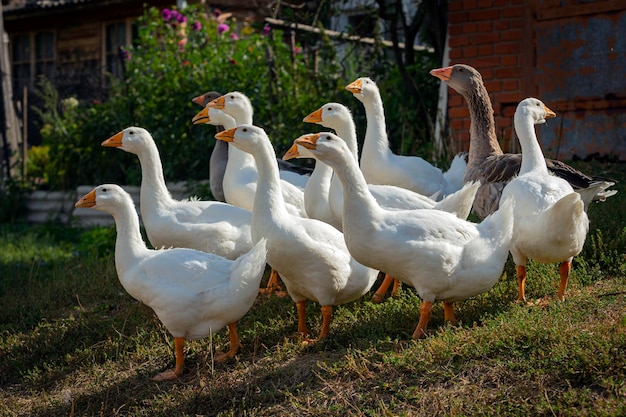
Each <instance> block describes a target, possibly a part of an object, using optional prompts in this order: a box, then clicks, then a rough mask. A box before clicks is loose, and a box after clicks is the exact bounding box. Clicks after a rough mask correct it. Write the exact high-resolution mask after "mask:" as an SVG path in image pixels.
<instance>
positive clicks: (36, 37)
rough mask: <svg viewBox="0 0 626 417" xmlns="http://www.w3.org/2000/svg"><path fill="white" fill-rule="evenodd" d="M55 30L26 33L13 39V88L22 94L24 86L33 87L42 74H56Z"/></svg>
mask: <svg viewBox="0 0 626 417" xmlns="http://www.w3.org/2000/svg"><path fill="white" fill-rule="evenodd" d="M55 50H56V48H55V44H54V33H53V32H39V33H24V34H19V35H15V36H13V37H12V39H11V53H12V63H13V89H14V93H15V94H21V93H20V92H21V90H22V89H23V88H24V87H28V88H33V87H34V86H35V84H36V82H37V78H38V77H39V76H40V75H45V76H46V77H48V78H49V79H53V78H54V76H55V75H56V64H55V56H56V52H55Z"/></svg>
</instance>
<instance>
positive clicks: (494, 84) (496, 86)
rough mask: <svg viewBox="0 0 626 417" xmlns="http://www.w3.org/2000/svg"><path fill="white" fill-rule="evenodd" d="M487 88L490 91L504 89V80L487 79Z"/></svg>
mask: <svg viewBox="0 0 626 417" xmlns="http://www.w3.org/2000/svg"><path fill="white" fill-rule="evenodd" d="M485 88H486V89H487V91H489V92H494V93H495V92H498V91H502V82H501V81H499V80H492V81H485Z"/></svg>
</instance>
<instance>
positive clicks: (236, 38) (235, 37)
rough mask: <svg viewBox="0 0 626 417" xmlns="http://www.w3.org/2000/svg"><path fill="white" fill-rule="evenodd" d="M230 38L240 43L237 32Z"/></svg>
mask: <svg viewBox="0 0 626 417" xmlns="http://www.w3.org/2000/svg"><path fill="white" fill-rule="evenodd" d="M230 38H231V39H233V40H235V41H238V40H239V35H237V34H236V33H235V32H232V33H231V34H230Z"/></svg>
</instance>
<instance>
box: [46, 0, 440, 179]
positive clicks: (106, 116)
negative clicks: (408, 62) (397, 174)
mask: <svg viewBox="0 0 626 417" xmlns="http://www.w3.org/2000/svg"><path fill="white" fill-rule="evenodd" d="M303 39H307V40H308V42H311V45H305V46H307V47H306V48H305V47H303V46H302V45H300V44H297V43H296V44H295V45H292V44H291V43H288V42H285V34H284V33H283V32H282V31H280V30H276V29H270V28H269V27H261V26H260V25H255V24H254V23H251V22H237V21H235V20H234V19H232V18H226V17H225V15H220V14H218V13H214V12H212V10H211V9H210V8H208V7H207V6H205V5H196V6H190V7H188V8H186V9H184V14H183V13H182V12H179V11H177V10H175V9H172V10H169V9H164V10H162V11H159V10H157V9H155V8H150V9H147V10H146V12H145V14H144V16H143V17H141V18H140V19H139V21H138V38H137V40H136V42H135V43H134V45H133V46H132V47H130V48H128V50H126V51H123V52H124V53H123V56H124V57H125V61H124V67H125V74H126V76H125V80H123V81H120V80H115V79H111V90H110V95H109V99H108V100H107V101H106V102H103V103H91V104H86V103H81V104H80V105H78V106H72V105H71V103H70V102H68V101H67V100H66V101H61V103H64V105H59V102H60V98H59V97H57V96H56V92H55V91H54V89H52V88H51V87H50V86H49V84H46V83H45V82H42V83H41V84H40V87H41V88H40V90H41V94H42V97H43V98H44V101H45V103H46V104H45V106H44V110H43V111H42V112H41V114H40V115H41V117H42V120H43V122H44V125H43V128H42V137H43V146H45V147H47V149H48V152H49V160H48V161H47V162H46V163H47V166H46V168H45V171H46V172H45V175H43V177H44V178H45V180H46V181H47V183H48V186H49V187H50V188H52V189H64V190H66V189H72V188H74V187H76V186H77V185H80V184H99V183H104V182H113V183H120V184H139V182H140V179H141V172H140V167H139V164H138V162H137V160H136V157H134V156H133V155H128V154H125V153H124V152H114V151H112V150H110V149H103V148H102V147H101V146H100V143H101V142H102V141H103V140H105V139H107V138H108V137H110V136H111V135H113V134H115V133H117V132H119V131H120V130H122V129H124V128H126V127H128V126H131V125H135V126H141V127H144V128H146V129H147V130H148V131H150V132H151V133H152V135H153V137H154V139H155V141H156V143H157V146H158V147H159V150H160V153H161V157H162V160H163V169H164V175H165V178H166V180H167V181H168V182H173V181H184V180H192V181H194V180H201V179H202V180H204V179H206V178H207V176H208V161H209V155H210V151H211V150H212V147H213V144H214V139H213V135H214V134H215V129H214V128H213V127H211V126H201V125H200V126H194V125H192V124H191V119H192V117H193V115H194V114H195V113H196V112H197V111H198V110H199V108H198V107H197V106H196V105H194V104H193V103H192V102H191V99H192V98H193V97H196V96H198V95H200V94H203V93H204V92H206V91H209V90H216V91H220V92H223V93H227V92H229V91H241V92H243V93H244V94H246V95H247V96H248V97H250V99H251V101H252V104H253V106H254V109H255V115H254V123H255V124H256V125H258V126H261V127H263V128H264V129H265V130H266V131H267V133H268V134H269V136H270V138H271V139H272V141H273V142H274V145H275V147H276V151H277V153H278V154H279V155H280V154H282V152H284V151H285V150H286V149H287V148H288V147H289V146H290V144H291V143H292V141H293V139H294V138H295V137H297V136H299V135H300V134H303V133H306V132H308V131H311V130H314V129H315V127H314V126H311V125H308V124H304V123H303V122H302V118H303V117H304V116H305V115H307V114H309V113H310V112H311V111H313V110H315V109H316V108H318V107H319V106H320V105H322V104H324V103H326V102H329V101H338V102H343V103H345V104H347V105H348V106H350V107H352V108H354V109H355V116H356V117H358V118H361V117H362V116H361V114H357V113H359V112H362V108H361V107H362V106H361V105H360V103H358V102H357V101H356V100H355V99H354V98H353V97H352V96H351V94H349V93H348V92H346V91H345V90H344V87H345V85H347V84H348V83H349V82H351V81H353V80H354V79H355V78H357V77H358V76H364V75H367V76H370V77H372V78H374V79H375V80H376V81H377V82H378V84H379V86H380V87H381V90H382V94H383V99H388V98H389V96H388V95H387V94H386V89H385V87H386V82H387V81H386V80H389V82H390V83H394V84H395V85H394V86H390V87H393V88H390V91H402V85H401V81H400V80H401V78H400V77H399V76H397V74H396V73H395V71H394V70H393V67H392V66H390V65H389V63H388V62H387V61H386V60H385V58H384V54H383V53H381V51H380V50H379V49H377V48H376V47H374V48H371V47H369V48H363V47H357V46H354V45H352V44H350V45H347V46H346V47H344V48H343V50H344V53H343V54H341V55H340V54H338V53H337V51H336V50H335V47H334V46H333V45H332V44H331V43H330V41H329V40H328V39H326V38H324V37H318V38H315V39H312V37H311V36H306V37H305V38H303ZM350 48H352V50H350ZM346 51H347V52H346ZM424 67H430V64H428V63H427V62H425V63H424ZM423 70H424V71H426V69H424V68H423ZM377 71H380V73H378V72H377ZM377 74H380V76H378V75H377ZM426 74H427V71H426ZM427 78H428V77H427ZM430 78H433V77H430ZM433 80H434V79H433ZM431 81H432V80H431ZM431 84H432V85H429V86H427V87H428V88H430V87H431V86H435V85H436V84H435V83H434V81H432V82H431ZM428 88H427V89H426V91H425V92H424V94H431V93H432V95H433V97H436V89H435V88H433V89H432V91H429V90H428ZM405 100H406V99H405V98H403V96H402V94H399V95H396V96H394V97H393V102H394V104H393V106H392V107H391V108H393V109H398V108H404V109H410V107H408V106H407V105H404V104H403V103H406V101H405ZM357 109H358V111H356V110H357ZM409 113H410V111H409ZM398 114H400V115H401V118H402V119H401V120H400V119H398V118H397V117H395V113H394V114H388V115H387V120H388V125H389V126H393V127H394V129H395V130H401V131H402V132H404V134H403V135H402V136H401V137H400V138H399V139H394V141H392V146H393V148H394V150H396V151H397V150H399V149H402V150H404V149H413V148H414V146H412V145H411V146H407V145H406V144H407V143H412V142H411V141H413V140H415V139H414V138H412V137H410V136H409V135H412V134H413V132H414V131H416V130H415V129H416V122H415V121H414V120H411V117H410V115H409V116H407V114H408V113H407V112H406V111H405V112H404V113H402V112H400V113H398ZM398 120H400V122H398V123H397V121H398ZM359 121H361V125H362V124H363V123H364V121H363V119H360V120H359ZM407 123H409V124H410V125H411V129H406V125H407ZM419 123H422V122H421V121H420V122H418V123H417V124H419ZM418 128H419V126H418ZM360 129H362V127H360ZM418 130H419V129H418ZM361 131H362V130H361ZM392 139H393V138H392ZM398 144H400V145H398Z"/></svg>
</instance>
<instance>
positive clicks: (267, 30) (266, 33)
mask: <svg viewBox="0 0 626 417" xmlns="http://www.w3.org/2000/svg"><path fill="white" fill-rule="evenodd" d="M271 30H272V28H271V27H270V25H265V26H263V36H267V35H269V33H270V31H271Z"/></svg>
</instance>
